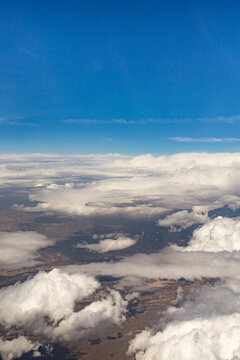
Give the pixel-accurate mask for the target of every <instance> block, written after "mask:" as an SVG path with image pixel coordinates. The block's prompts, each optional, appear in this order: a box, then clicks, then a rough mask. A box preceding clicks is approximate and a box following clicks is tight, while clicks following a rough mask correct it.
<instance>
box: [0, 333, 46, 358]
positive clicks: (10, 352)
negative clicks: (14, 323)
mask: <svg viewBox="0 0 240 360" xmlns="http://www.w3.org/2000/svg"><path fill="white" fill-rule="evenodd" d="M39 346H40V344H39V343H38V342H34V343H33V342H31V341H30V340H28V339H26V338H25V337H24V336H19V337H18V338H16V339H13V340H5V341H4V340H2V339H0V355H1V358H2V360H11V359H14V358H19V357H20V356H22V355H23V354H25V353H28V352H29V351H31V350H33V351H34V353H33V357H35V356H39V355H40V353H39V352H38V351H37V350H38V348H39Z"/></svg>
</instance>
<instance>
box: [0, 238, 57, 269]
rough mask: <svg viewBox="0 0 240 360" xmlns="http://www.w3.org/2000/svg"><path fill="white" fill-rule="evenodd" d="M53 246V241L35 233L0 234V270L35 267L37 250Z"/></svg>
mask: <svg viewBox="0 0 240 360" xmlns="http://www.w3.org/2000/svg"><path fill="white" fill-rule="evenodd" d="M53 244H54V241H53V240H49V239H48V238H47V237H46V236H45V235H42V234H39V233H37V232H35V231H17V232H0V269H18V268H21V267H29V266H33V265H36V264H37V263H38V262H39V261H38V260H37V258H38V253H37V250H39V249H42V248H45V247H48V246H52V245H53Z"/></svg>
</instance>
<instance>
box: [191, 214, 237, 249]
mask: <svg viewBox="0 0 240 360" xmlns="http://www.w3.org/2000/svg"><path fill="white" fill-rule="evenodd" d="M186 250H187V251H212V252H217V251H234V250H237V251H239V250H240V219H239V218H223V217H221V216H219V217H217V218H215V219H214V220H211V221H208V222H206V224H204V225H203V226H202V227H200V228H199V229H196V230H195V231H194V232H193V237H192V239H191V241H190V242H189V244H188V246H187V248H186Z"/></svg>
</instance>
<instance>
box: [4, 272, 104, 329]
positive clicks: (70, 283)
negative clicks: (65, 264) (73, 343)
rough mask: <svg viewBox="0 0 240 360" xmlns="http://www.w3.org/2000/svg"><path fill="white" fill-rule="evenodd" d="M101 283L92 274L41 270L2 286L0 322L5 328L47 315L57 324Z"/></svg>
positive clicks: (33, 320)
mask: <svg viewBox="0 0 240 360" xmlns="http://www.w3.org/2000/svg"><path fill="white" fill-rule="evenodd" d="M99 286H100V284H99V283H98V282H97V281H96V280H95V279H94V278H93V277H90V276H86V275H84V274H80V273H79V274H71V275H69V274H67V273H65V272H63V271H61V270H59V269H53V270H52V271H50V272H49V273H46V272H39V273H38V274H37V275H35V276H34V277H33V278H32V279H28V280H26V281H25V282H23V283H16V284H14V285H12V286H8V287H5V288H2V289H0V323H2V324H3V325H5V326H6V327H10V326H13V325H18V326H21V325H27V324H28V325H29V324H31V323H32V322H38V320H39V319H42V318H43V317H46V316H47V317H48V318H49V319H50V320H51V321H53V322H54V323H56V322H57V321H58V320H60V319H62V318H63V317H65V316H69V315H71V314H72V312H73V308H74V304H75V302H77V301H80V300H82V299H83V298H85V297H87V296H89V295H90V294H92V293H93V292H94V291H95V290H96V289H97V288H98V287H99ZM16 299H17V301H16ZM38 325H39V323H38Z"/></svg>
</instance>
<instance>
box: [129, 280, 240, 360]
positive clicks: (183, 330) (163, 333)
mask: <svg viewBox="0 0 240 360" xmlns="http://www.w3.org/2000/svg"><path fill="white" fill-rule="evenodd" d="M238 285H239V284H238ZM238 288H239V286H238ZM239 295H240V294H239V291H238V292H236V291H234V290H233V289H232V288H231V286H230V287H229V286H228V284H226V285H221V286H217V287H210V286H206V287H204V288H203V289H202V290H200V291H198V292H194V293H191V294H190V295H189V296H188V297H187V299H186V300H185V301H184V303H183V304H182V306H181V307H180V308H175V307H170V308H169V309H168V311H167V313H166V314H165V315H164V316H163V318H161V320H160V322H159V324H158V328H160V329H161V330H160V331H159V330H155V331H154V330H145V331H144V332H142V333H140V334H138V335H137V336H136V337H135V339H133V340H132V341H131V343H130V346H129V353H136V359H138V360H154V359H158V358H159V359H160V358H161V359H162V360H171V359H174V360H192V359H198V360H205V359H211V360H227V359H231V360H233V359H238V358H239V357H240V347H239V336H240V312H239V305H240V296H239ZM155 329H157V327H155Z"/></svg>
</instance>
